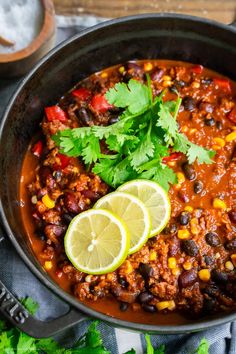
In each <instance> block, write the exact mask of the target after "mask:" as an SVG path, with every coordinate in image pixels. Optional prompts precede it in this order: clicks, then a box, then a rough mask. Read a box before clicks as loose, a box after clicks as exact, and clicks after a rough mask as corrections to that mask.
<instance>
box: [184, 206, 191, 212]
mask: <svg viewBox="0 0 236 354" xmlns="http://www.w3.org/2000/svg"><path fill="white" fill-rule="evenodd" d="M184 210H185V211H188V212H189V213H191V212H192V211H193V207H191V206H190V205H186V207H185V208H184Z"/></svg>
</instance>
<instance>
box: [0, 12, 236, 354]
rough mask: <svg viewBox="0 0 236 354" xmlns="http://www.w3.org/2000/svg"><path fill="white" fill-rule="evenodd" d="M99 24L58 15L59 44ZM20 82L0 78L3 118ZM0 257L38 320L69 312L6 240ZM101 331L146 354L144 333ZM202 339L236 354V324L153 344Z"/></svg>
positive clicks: (174, 352)
mask: <svg viewBox="0 0 236 354" xmlns="http://www.w3.org/2000/svg"><path fill="white" fill-rule="evenodd" d="M98 21H101V19H100V20H97V19H95V18H94V17H91V16H90V17H73V18H68V17H67V18H65V17H61V16H57V25H58V31H57V43H59V42H61V41H63V40H65V39H66V38H68V37H70V36H72V35H73V34H75V33H77V32H78V31H80V30H81V29H83V28H84V27H88V26H91V25H94V24H96V23H97V22H98ZM18 81H19V80H3V79H1V78H0V118H1V116H2V113H3V110H4V106H5V105H6V104H7V101H8V99H9V98H10V96H11V94H12V93H13V91H14V89H15V87H16V84H17V83H18ZM0 255H1V257H0V279H1V280H2V281H3V283H4V284H5V285H6V286H7V287H8V288H9V289H11V290H12V292H13V293H14V294H16V295H17V296H18V297H25V296H30V297H32V298H33V299H35V300H36V301H37V302H38V303H39V305H40V310H39V311H38V318H40V319H41V320H49V319H52V318H56V317H58V316H59V315H60V314H62V313H65V312H66V310H67V307H68V306H67V305H66V304H65V303H63V301H62V300H60V299H58V298H57V297H56V296H55V295H53V294H52V293H51V292H50V291H49V290H48V289H46V288H45V287H44V286H43V285H42V284H41V283H40V282H39V281H38V280H37V278H35V276H34V275H33V274H32V273H31V272H30V270H29V269H28V268H27V267H26V266H25V264H24V263H23V262H22V260H21V259H20V257H19V256H18V254H17V253H16V251H15V250H14V248H13V247H12V246H11V244H10V242H9V241H8V240H7V239H6V240H5V241H3V242H2V243H0ZM89 323H90V322H89V321H84V322H82V323H80V324H79V325H77V326H74V327H72V328H71V329H69V330H66V331H64V332H62V333H60V334H59V335H57V336H56V338H55V339H56V340H58V341H59V343H60V344H61V345H64V346H72V345H73V344H74V343H75V342H76V340H78V338H80V337H81V336H82V335H83V334H84V333H85V332H86V329H87V328H88V325H89ZM98 329H99V330H100V332H101V335H102V338H103V341H104V345H105V347H106V348H107V349H108V350H109V351H110V352H111V353H112V354H122V353H125V352H126V351H128V350H130V349H131V348H134V349H135V350H136V353H137V354H142V353H145V352H146V344H145V339H144V335H143V334H141V333H135V332H129V331H127V330H122V329H115V328H113V327H111V326H109V325H107V324H106V323H103V322H100V323H99V325H98ZM203 337H205V338H206V339H207V340H208V342H209V344H210V350H209V353H210V354H236V322H234V323H228V324H226V325H221V326H218V327H216V328H213V329H209V330H206V331H204V332H199V333H195V334H186V335H155V336H154V335H153V336H151V341H152V344H153V345H154V347H155V348H156V347H157V346H159V345H161V344H165V345H166V354H191V353H193V352H194V350H195V349H196V348H197V346H198V345H199V343H200V340H201V339H202V338H203Z"/></svg>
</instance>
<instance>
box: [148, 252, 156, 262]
mask: <svg viewBox="0 0 236 354" xmlns="http://www.w3.org/2000/svg"><path fill="white" fill-rule="evenodd" d="M156 259H157V253H156V251H154V250H152V251H151V252H150V254H149V261H155V260H156Z"/></svg>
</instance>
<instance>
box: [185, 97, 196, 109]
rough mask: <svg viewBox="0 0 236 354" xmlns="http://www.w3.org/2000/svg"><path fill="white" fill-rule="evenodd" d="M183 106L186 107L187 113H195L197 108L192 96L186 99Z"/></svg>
mask: <svg viewBox="0 0 236 354" xmlns="http://www.w3.org/2000/svg"><path fill="white" fill-rule="evenodd" d="M183 105H184V108H185V109H186V111H190V112H192V111H194V109H195V107H196V104H195V101H194V99H193V98H192V97H190V96H185V97H184V99H183Z"/></svg>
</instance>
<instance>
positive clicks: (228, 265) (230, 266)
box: [225, 261, 234, 270]
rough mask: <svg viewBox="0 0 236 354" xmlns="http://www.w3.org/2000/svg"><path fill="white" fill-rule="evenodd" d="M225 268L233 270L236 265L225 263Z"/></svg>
mask: <svg viewBox="0 0 236 354" xmlns="http://www.w3.org/2000/svg"><path fill="white" fill-rule="evenodd" d="M225 268H226V269H227V270H233V269H234V265H233V263H232V262H230V261H227V262H225Z"/></svg>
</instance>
